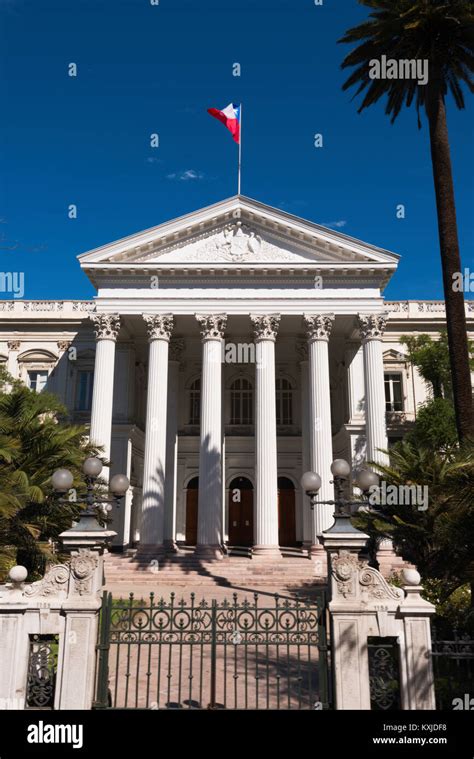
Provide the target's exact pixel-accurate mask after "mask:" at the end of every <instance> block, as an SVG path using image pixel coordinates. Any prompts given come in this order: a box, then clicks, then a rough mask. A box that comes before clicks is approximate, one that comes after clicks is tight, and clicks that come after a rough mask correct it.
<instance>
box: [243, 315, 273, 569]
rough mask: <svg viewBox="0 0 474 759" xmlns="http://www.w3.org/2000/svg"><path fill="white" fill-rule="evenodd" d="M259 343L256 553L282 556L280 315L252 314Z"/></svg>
mask: <svg viewBox="0 0 474 759" xmlns="http://www.w3.org/2000/svg"><path fill="white" fill-rule="evenodd" d="M250 319H251V320H252V325H253V331H254V337H255V343H256V347H257V348H256V354H257V361H256V368H255V375H256V377H255V380H256V381H255V385H256V391H255V479H256V489H257V497H256V502H255V507H254V511H255V519H254V525H255V527H254V529H255V545H254V548H253V553H254V554H255V555H257V556H258V555H260V556H264V557H269V558H275V557H278V556H281V553H280V549H279V546H278V469H277V431H276V398H275V341H276V336H277V332H278V325H279V323H280V314H268V315H266V316H259V315H253V314H250Z"/></svg>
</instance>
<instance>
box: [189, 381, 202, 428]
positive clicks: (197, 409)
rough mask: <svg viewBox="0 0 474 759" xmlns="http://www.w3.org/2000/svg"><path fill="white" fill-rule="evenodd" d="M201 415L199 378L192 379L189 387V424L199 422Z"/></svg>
mask: <svg viewBox="0 0 474 759" xmlns="http://www.w3.org/2000/svg"><path fill="white" fill-rule="evenodd" d="M200 416H201V379H200V377H198V378H197V379H195V380H194V382H193V383H192V385H191V386H190V388H189V424H199V423H200Z"/></svg>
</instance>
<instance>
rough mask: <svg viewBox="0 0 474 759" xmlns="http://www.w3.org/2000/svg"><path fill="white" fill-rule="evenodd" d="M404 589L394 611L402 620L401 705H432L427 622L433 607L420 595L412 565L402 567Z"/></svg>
mask: <svg viewBox="0 0 474 759" xmlns="http://www.w3.org/2000/svg"><path fill="white" fill-rule="evenodd" d="M402 581H403V582H404V585H403V590H404V591H405V593H406V597H405V599H404V601H403V602H402V603H401V604H400V607H399V610H398V615H399V617H400V619H401V620H403V630H404V633H405V635H404V643H405V645H404V646H403V648H402V655H403V659H402V671H403V670H404V674H405V676H406V680H405V681H404V683H403V688H402V708H403V709H416V710H418V709H433V710H434V709H436V698H435V687H434V675H433V664H432V658H431V646H432V644H431V624H430V617H432V616H433V615H434V614H435V612H436V609H435V607H434V606H433V604H431V603H429V602H428V601H425V600H424V599H423V598H422V597H421V595H420V594H421V592H422V591H423V588H422V586H421V585H420V582H421V578H420V575H419V573H418V572H417V571H416V569H403V570H402Z"/></svg>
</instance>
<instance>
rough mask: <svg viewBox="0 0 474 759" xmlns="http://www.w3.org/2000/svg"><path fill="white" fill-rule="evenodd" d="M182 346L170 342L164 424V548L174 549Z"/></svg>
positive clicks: (179, 343) (173, 341)
mask: <svg viewBox="0 0 474 759" xmlns="http://www.w3.org/2000/svg"><path fill="white" fill-rule="evenodd" d="M183 348H184V341H183V340H182V339H179V340H172V341H171V343H170V360H169V363H168V409H167V418H166V421H167V424H166V430H167V435H166V482H165V526H164V543H165V546H166V548H168V549H172V550H175V549H176V485H177V463H178V386H179V361H180V358H181V353H182V351H183Z"/></svg>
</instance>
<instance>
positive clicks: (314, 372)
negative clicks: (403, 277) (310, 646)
mask: <svg viewBox="0 0 474 759" xmlns="http://www.w3.org/2000/svg"><path fill="white" fill-rule="evenodd" d="M333 321H334V314H305V315H304V322H305V326H306V334H307V337H308V359H309V361H308V364H309V366H308V369H309V375H308V382H309V438H310V461H311V470H312V471H313V472H317V473H318V474H319V475H320V477H321V482H322V484H321V490H320V491H319V496H318V500H321V501H327V500H332V499H333V498H334V488H333V486H332V484H331V480H332V474H331V463H332V459H333V454H332V425H331V390H330V382H329V350H328V342H329V335H330V333H331V328H332V324H333ZM333 513H334V509H333V507H332V506H328V505H325V504H316V506H315V507H314V510H313V512H312V536H311V540H312V548H311V552H312V553H313V554H315V553H319V552H320V551H321V552H323V553H324V549H323V547H322V546H321V544H320V540H319V536H320V535H321V533H322V532H323V531H324V530H327V529H328V527H330V526H331V524H332V523H333ZM324 566H325V565H324ZM322 569H323V567H321V570H322Z"/></svg>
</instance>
